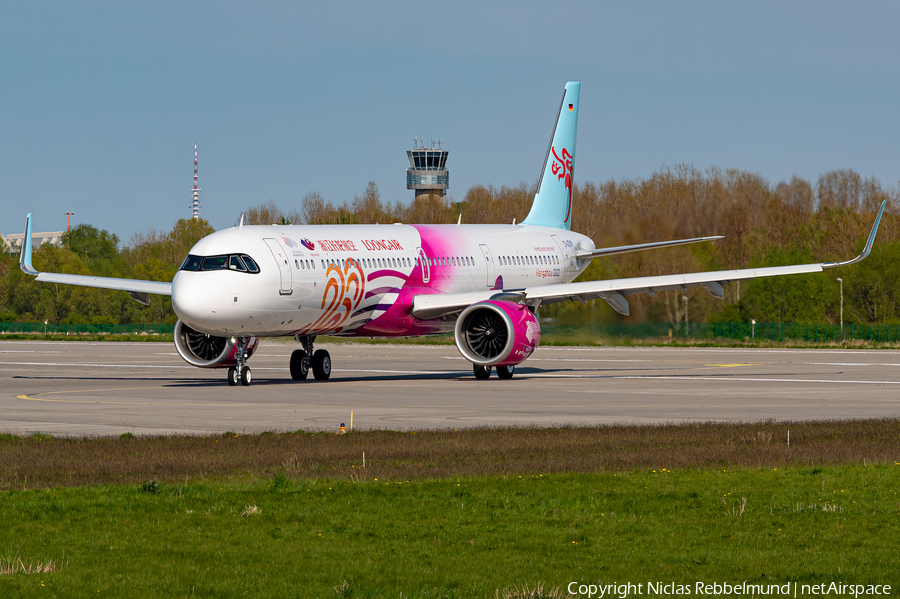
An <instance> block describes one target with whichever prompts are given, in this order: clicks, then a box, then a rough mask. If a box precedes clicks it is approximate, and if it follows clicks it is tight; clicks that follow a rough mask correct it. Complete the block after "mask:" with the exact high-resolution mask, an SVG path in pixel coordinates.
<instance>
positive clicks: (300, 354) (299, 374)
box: [291, 335, 331, 381]
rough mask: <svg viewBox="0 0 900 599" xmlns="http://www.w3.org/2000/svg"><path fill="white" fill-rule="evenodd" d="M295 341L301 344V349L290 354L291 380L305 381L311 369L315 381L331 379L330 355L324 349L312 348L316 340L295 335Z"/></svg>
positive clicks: (311, 336) (310, 336) (308, 336)
mask: <svg viewBox="0 0 900 599" xmlns="http://www.w3.org/2000/svg"><path fill="white" fill-rule="evenodd" d="M296 339H297V341H299V342H300V343H302V344H303V349H298V350H294V352H293V353H292V354H291V378H292V379H294V380H295V381H305V380H306V377H307V376H309V370H310V368H312V372H313V377H315V379H316V380H317V381H327V380H328V379H329V378H330V377H331V354H329V353H328V352H327V351H326V350H324V349H319V350H316V349H314V348H313V342H314V341H315V340H316V338H315V336H313V335H304V336H300V335H297V336H296Z"/></svg>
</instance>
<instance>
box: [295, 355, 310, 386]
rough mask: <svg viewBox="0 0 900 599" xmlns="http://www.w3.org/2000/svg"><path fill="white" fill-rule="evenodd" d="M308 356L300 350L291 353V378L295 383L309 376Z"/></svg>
mask: <svg viewBox="0 0 900 599" xmlns="http://www.w3.org/2000/svg"><path fill="white" fill-rule="evenodd" d="M309 362H310V360H309V356H307V355H306V351H305V350H302V349H295V350H294V351H293V353H291V378H292V379H294V380H295V381H305V380H306V377H307V376H309Z"/></svg>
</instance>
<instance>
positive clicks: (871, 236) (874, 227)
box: [822, 200, 887, 268]
mask: <svg viewBox="0 0 900 599" xmlns="http://www.w3.org/2000/svg"><path fill="white" fill-rule="evenodd" d="M885 206H887V200H884V201H882V202H881V208H879V209H878V216H876V217H875V223H874V224H873V225H872V230H871V231H869V237H868V238H867V239H866V245H865V247H863V251H862V252H860V254H859V256H857V257H856V258H853V259H852V260H845V261H843V262H824V263H822V268H835V267H837V266H849V265H850V264H856V263H857V262H862V261H863V260H865V259H866V258H867V257H868V256H869V254H870V253H871V251H872V246H873V245H875V235H876V234H877V233H878V227H879V225H881V217H882V216H883V215H884V208H885Z"/></svg>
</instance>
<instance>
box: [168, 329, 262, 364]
mask: <svg viewBox="0 0 900 599" xmlns="http://www.w3.org/2000/svg"><path fill="white" fill-rule="evenodd" d="M258 343H259V340H258V339H257V338H256V337H253V338H252V339H251V340H250V343H248V344H247V357H248V358H249V357H250V356H251V355H253V351H254V350H255V349H256V346H257V344H258ZM175 349H176V350H177V351H178V355H179V356H181V358H182V359H183V360H184V361H185V362H187V363H188V364H190V365H191V366H197V367H199V368H226V367H228V366H234V365H235V364H236V363H237V360H235V352H236V351H237V348H235V346H234V345H233V344H232V343H231V340H230V339H228V338H227V337H216V336H214V335H208V334H207V333H202V332H200V331H197V330H195V329H192V328H191V327H189V326H188V325H186V324H184V323H183V322H181V320H179V321H178V322H177V323H175Z"/></svg>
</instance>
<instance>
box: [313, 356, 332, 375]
mask: <svg viewBox="0 0 900 599" xmlns="http://www.w3.org/2000/svg"><path fill="white" fill-rule="evenodd" d="M312 371H313V376H314V377H316V380H317V381H327V380H328V379H329V378H330V377H331V354H329V353H328V352H327V351H325V350H324V349H317V350H316V353H314V354H313V359H312Z"/></svg>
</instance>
